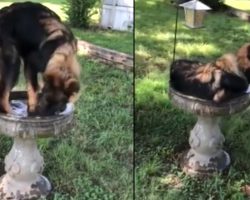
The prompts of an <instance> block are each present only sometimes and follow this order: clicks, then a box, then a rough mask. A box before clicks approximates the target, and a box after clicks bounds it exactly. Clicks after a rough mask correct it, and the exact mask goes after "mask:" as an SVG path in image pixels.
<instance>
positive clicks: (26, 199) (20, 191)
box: [0, 174, 51, 200]
mask: <svg viewBox="0 0 250 200" xmlns="http://www.w3.org/2000/svg"><path fill="white" fill-rule="evenodd" d="M50 191H51V184H50V182H49V181H48V179H47V178H46V177H44V176H41V175H40V176H39V177H38V179H37V181H35V182H33V183H30V182H17V181H15V180H13V179H12V178H11V177H10V176H8V175H7V174H6V175H3V176H2V177H1V178H0V199H1V200H31V199H33V200H35V199H40V198H45V197H46V196H47V195H48V194H49V193H50Z"/></svg>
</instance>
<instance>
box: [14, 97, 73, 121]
mask: <svg viewBox="0 0 250 200" xmlns="http://www.w3.org/2000/svg"><path fill="white" fill-rule="evenodd" d="M10 105H11V108H12V110H11V115H14V116H15V117H21V118H22V117H28V106H27V101H25V100H11V101H10ZM73 110H74V105H73V104H72V103H67V105H66V108H65V110H64V111H62V112H58V113H56V114H55V115H68V114H70V113H71V112H72V111H73Z"/></svg>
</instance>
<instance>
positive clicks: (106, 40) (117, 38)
mask: <svg viewBox="0 0 250 200" xmlns="http://www.w3.org/2000/svg"><path fill="white" fill-rule="evenodd" d="M23 1H25V0H12V1H8V0H3V1H1V2H0V8H2V7H4V6H8V5H10V4H11V3H13V2H23ZM31 1H33V2H40V3H42V4H44V5H45V6H47V7H49V8H50V9H51V10H53V11H54V12H56V13H57V14H58V15H59V16H60V17H61V19H62V20H63V21H66V22H67V20H68V17H67V14H66V5H67V4H66V2H67V1H66V0H42V1H39V0H31ZM98 6H99V5H98ZM98 6H97V7H96V8H93V12H95V14H94V15H92V16H91V26H92V27H93V28H90V29H79V28H74V29H73V32H74V34H75V35H76V37H77V38H78V39H80V40H85V41H88V42H91V43H93V44H96V45H99V46H102V47H106V48H110V49H113V50H116V51H121V52H124V53H128V54H131V55H132V54H133V33H131V32H121V31H111V30H103V29H99V28H96V27H97V26H98V23H99V18H100V12H99V7H98Z"/></svg>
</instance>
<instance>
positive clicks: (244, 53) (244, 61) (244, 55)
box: [237, 43, 250, 83]
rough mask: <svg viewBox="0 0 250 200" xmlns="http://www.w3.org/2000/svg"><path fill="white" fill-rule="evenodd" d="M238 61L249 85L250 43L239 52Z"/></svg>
mask: <svg viewBox="0 0 250 200" xmlns="http://www.w3.org/2000/svg"><path fill="white" fill-rule="evenodd" d="M237 61H238V63H239V68H240V70H241V71H242V72H243V73H244V74H245V76H246V77H247V80H248V83H250V43H246V44H244V45H243V46H242V47H240V49H239V50H238V52H237Z"/></svg>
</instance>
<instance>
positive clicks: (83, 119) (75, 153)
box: [0, 57, 133, 200]
mask: <svg viewBox="0 0 250 200" xmlns="http://www.w3.org/2000/svg"><path fill="white" fill-rule="evenodd" d="M80 61H81V64H82V66H83V71H82V76H81V88H82V89H81V94H82V95H81V97H80V99H79V100H78V102H77V104H76V109H75V121H76V123H75V127H74V128H73V130H71V131H70V132H69V134H68V136H67V137H65V138H57V139H56V138H50V139H40V140H39V149H40V150H41V152H42V154H43V155H44V159H45V171H44V173H43V174H44V175H45V176H47V177H48V179H49V180H50V181H51V183H52V184H53V193H52V195H51V197H50V198H49V199H51V200H52V199H53V200H90V199H93V200H94V199H96V200H117V199H118V200H119V199H120V200H126V199H132V155H133V146H132V138H133V136H132V124H133V116H132V113H133V112H132V73H131V72H124V71H121V70H118V69H113V68H109V67H108V66H105V65H102V64H99V63H97V62H94V61H90V60H86V59H85V58H84V57H82V58H81V59H80ZM0 138H1V142H0V147H1V153H0V171H1V174H3V173H4V170H3V159H4V156H5V155H6V154H7V153H8V151H9V150H10V147H11V141H10V139H8V138H6V137H4V136H0Z"/></svg>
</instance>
